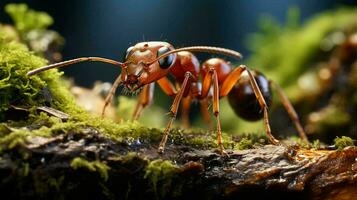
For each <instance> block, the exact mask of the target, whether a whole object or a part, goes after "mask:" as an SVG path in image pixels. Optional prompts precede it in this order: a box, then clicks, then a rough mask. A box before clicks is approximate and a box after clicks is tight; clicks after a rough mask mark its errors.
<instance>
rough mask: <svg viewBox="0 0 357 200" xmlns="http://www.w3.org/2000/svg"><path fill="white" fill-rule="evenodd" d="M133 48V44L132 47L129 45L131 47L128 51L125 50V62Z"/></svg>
mask: <svg viewBox="0 0 357 200" xmlns="http://www.w3.org/2000/svg"><path fill="white" fill-rule="evenodd" d="M133 49H134V47H133V46H131V47H129V48H128V49H127V50H126V52H125V54H124V57H123V62H125V61H126V60H127V59H128V57H129V54H130V52H131V51H132V50H133Z"/></svg>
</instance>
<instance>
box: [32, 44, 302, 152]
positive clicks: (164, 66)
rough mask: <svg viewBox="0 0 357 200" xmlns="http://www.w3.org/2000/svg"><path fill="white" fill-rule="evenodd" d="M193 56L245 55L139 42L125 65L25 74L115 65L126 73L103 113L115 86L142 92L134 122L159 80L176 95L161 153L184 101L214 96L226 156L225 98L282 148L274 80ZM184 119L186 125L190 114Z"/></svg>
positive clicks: (292, 112)
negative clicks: (276, 130) (271, 111)
mask: <svg viewBox="0 0 357 200" xmlns="http://www.w3.org/2000/svg"><path fill="white" fill-rule="evenodd" d="M191 52H206V53H215V54H223V55H226V56H230V57H233V58H236V59H240V58H242V56H241V54H240V53H238V52H236V51H233V50H229V49H225V48H219V47H209V46H192V47H184V48H179V49H174V48H173V46H172V45H171V44H169V43H167V42H141V43H138V44H136V45H134V46H131V47H129V48H128V49H127V51H126V54H125V57H124V62H123V63H121V62H117V61H114V60H110V59H106V58H100V57H83V58H77V59H73V60H68V61H64V62H60V63H56V64H52V65H48V66H44V67H41V68H38V69H35V70H33V71H30V72H28V73H27V75H28V76H31V75H34V74H37V73H39V72H42V71H45V70H48V69H52V68H57V67H63V66H67V65H71V64H75V63H79V62H84V61H99V62H105V63H110V64H113V65H117V66H119V67H121V68H122V73H121V74H120V75H119V76H118V78H117V79H116V80H115V82H114V84H113V86H112V88H111V90H110V92H109V94H108V96H107V97H106V99H105V105H104V107H103V111H102V114H104V112H105V108H106V107H107V106H108V105H109V104H110V103H111V102H112V99H113V96H114V94H115V91H116V89H117V87H118V86H119V85H124V86H125V89H127V90H129V91H130V92H136V91H138V90H139V89H142V91H141V92H140V95H139V100H138V103H137V106H136V109H135V112H134V115H133V118H134V119H137V118H139V116H140V114H141V112H142V110H143V109H144V108H145V107H146V106H148V105H149V104H150V103H151V102H152V99H153V92H154V85H155V82H156V83H157V84H158V85H159V86H160V87H161V89H162V90H163V91H164V93H165V94H167V95H169V96H174V97H175V98H174V101H173V103H172V106H171V109H170V114H171V119H170V120H169V122H168V125H167V127H166V129H165V131H164V134H163V137H162V140H161V142H160V145H159V149H158V151H159V152H160V153H163V151H164V148H165V144H166V141H167V137H168V134H169V131H170V129H171V127H172V124H173V122H174V120H175V118H176V114H177V110H178V107H179V104H180V102H181V100H183V110H188V109H189V106H190V102H191V101H192V100H199V101H200V102H201V105H203V106H206V107H207V105H208V100H210V99H212V98H213V114H214V116H215V118H216V122H217V134H218V146H219V148H220V152H221V153H224V148H223V145H222V139H221V124H220V119H219V99H220V98H222V97H225V96H227V95H228V98H229V102H230V104H231V106H232V108H233V109H234V111H235V112H236V113H237V114H238V115H240V116H241V117H242V118H244V119H247V120H251V121H254V120H258V119H261V118H263V117H264V126H265V132H266V134H267V135H268V138H269V140H270V142H271V143H272V144H275V145H276V144H279V140H277V139H275V138H274V136H273V135H272V134H271V130H270V125H269V120H268V106H269V105H270V103H271V89H270V85H271V84H272V83H273V82H272V81H268V80H267V79H266V78H265V76H264V75H262V74H261V73H259V72H257V71H251V70H249V69H248V68H247V67H246V66H244V65H240V66H238V67H237V68H234V69H233V68H232V66H231V65H230V64H229V63H228V62H226V61H224V60H222V59H218V58H212V59H209V60H207V61H206V62H204V63H203V64H202V65H200V63H199V62H198V60H197V58H196V57H195V56H194V55H193V54H192V53H191ZM169 74H172V75H173V77H174V78H175V81H176V82H177V84H178V85H179V86H180V87H179V88H180V89H178V91H176V88H175V87H174V85H173V84H172V83H171V81H170V80H169V79H168V78H167V75H169ZM274 86H275V89H276V90H277V91H278V93H279V96H280V99H281V101H282V103H283V105H284V107H285V109H286V110H287V112H288V114H289V116H290V118H291V119H292V121H293V122H294V124H295V126H296V129H297V131H298V133H299V135H300V137H301V138H302V139H303V140H305V141H307V138H306V135H305V132H304V130H303V128H302V126H301V124H300V122H299V119H298V116H297V114H296V112H295V110H294V108H293V106H292V105H291V103H290V102H289V100H288V99H287V97H286V96H285V94H284V93H283V91H282V90H281V88H280V87H279V86H278V85H277V84H274ZM212 89H213V90H212ZM255 99H257V101H256V100H255ZM266 100H268V101H266ZM201 110H202V114H203V117H204V118H205V119H206V120H207V119H209V113H208V112H207V109H201ZM184 117H185V118H186V121H188V119H187V117H188V116H187V113H186V114H185V115H184Z"/></svg>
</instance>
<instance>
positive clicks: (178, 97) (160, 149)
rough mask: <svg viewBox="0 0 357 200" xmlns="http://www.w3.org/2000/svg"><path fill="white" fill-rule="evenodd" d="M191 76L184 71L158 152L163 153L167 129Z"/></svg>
mask: <svg viewBox="0 0 357 200" xmlns="http://www.w3.org/2000/svg"><path fill="white" fill-rule="evenodd" d="M191 77H192V74H191V73H190V72H186V73H185V79H184V81H183V83H182V86H181V89H180V90H179V92H178V93H177V94H176V96H175V99H174V102H173V103H172V106H171V109H170V113H171V119H170V121H169V123H168V124H167V127H166V129H165V131H164V135H163V136H162V139H161V142H160V145H159V149H158V152H159V153H163V152H164V149H165V144H166V141H167V137H168V135H169V131H170V130H171V127H172V124H173V122H174V120H175V118H176V114H177V110H178V107H179V105H180V102H181V99H182V96H183V93H184V92H185V90H186V87H187V84H188V82H189V79H190V78H191Z"/></svg>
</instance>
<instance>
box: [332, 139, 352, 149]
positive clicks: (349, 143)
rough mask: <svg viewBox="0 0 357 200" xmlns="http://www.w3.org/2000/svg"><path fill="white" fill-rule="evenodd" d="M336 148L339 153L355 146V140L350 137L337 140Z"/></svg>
mask: <svg viewBox="0 0 357 200" xmlns="http://www.w3.org/2000/svg"><path fill="white" fill-rule="evenodd" d="M334 141H335V147H336V148H337V150H338V151H341V150H343V149H344V148H345V147H348V146H354V144H353V140H352V138H350V137H346V136H342V137H336V138H335V140H334Z"/></svg>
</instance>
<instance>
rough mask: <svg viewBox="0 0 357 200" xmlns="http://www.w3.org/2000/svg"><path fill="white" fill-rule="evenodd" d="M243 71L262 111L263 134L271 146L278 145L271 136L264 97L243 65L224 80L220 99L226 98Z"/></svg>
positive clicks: (277, 141)
mask: <svg viewBox="0 0 357 200" xmlns="http://www.w3.org/2000/svg"><path fill="white" fill-rule="evenodd" d="M244 71H247V73H248V76H249V80H250V84H251V86H252V88H253V91H254V94H255V96H256V98H257V100H258V102H259V105H260V107H261V108H262V109H263V112H264V127H265V132H266V134H267V135H268V138H269V140H270V142H271V143H272V144H279V140H277V139H275V138H274V136H273V135H272V134H271V129H270V125H269V119H268V117H269V116H268V106H267V105H266V103H265V100H264V97H263V95H262V93H261V91H260V89H259V87H258V84H257V82H256V81H255V78H254V76H253V75H252V73H251V72H250V70H249V69H248V68H247V67H246V66H245V65H240V66H239V67H238V68H235V69H234V70H233V71H232V72H231V73H230V74H229V75H228V77H227V78H226V80H224V82H223V84H222V87H221V88H220V94H219V96H220V97H224V96H227V95H228V93H229V92H230V91H231V89H232V88H233V86H234V85H235V84H236V82H237V81H238V80H239V78H240V77H241V75H242V73H243V72H244Z"/></svg>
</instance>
